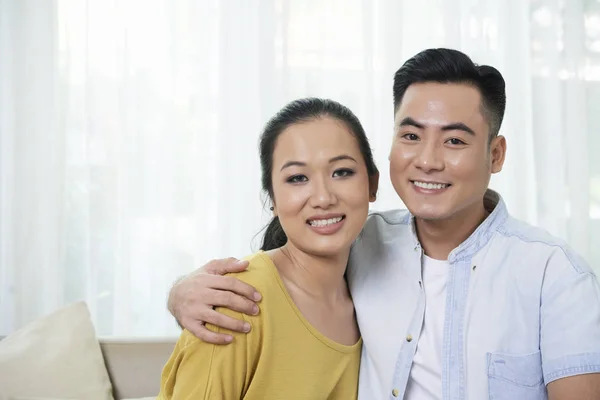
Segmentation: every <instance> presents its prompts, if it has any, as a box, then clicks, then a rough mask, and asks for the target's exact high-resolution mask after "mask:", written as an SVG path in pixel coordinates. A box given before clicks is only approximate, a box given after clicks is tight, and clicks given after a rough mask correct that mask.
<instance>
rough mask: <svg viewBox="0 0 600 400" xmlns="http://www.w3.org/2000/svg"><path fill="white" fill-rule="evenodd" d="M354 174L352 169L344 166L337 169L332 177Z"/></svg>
mask: <svg viewBox="0 0 600 400" xmlns="http://www.w3.org/2000/svg"><path fill="white" fill-rule="evenodd" d="M352 175H354V171H353V170H351V169H348V168H344V169H338V170H336V171H335V172H334V173H333V177H334V178H335V177H341V178H343V177H347V176H352Z"/></svg>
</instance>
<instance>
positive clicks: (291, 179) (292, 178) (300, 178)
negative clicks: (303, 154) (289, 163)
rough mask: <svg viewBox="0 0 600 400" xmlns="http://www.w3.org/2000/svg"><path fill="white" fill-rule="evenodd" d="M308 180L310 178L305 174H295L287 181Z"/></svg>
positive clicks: (298, 181)
mask: <svg viewBox="0 0 600 400" xmlns="http://www.w3.org/2000/svg"><path fill="white" fill-rule="evenodd" d="M307 180H308V178H307V177H306V176H304V175H294V176H290V177H289V178H287V179H286V182H289V183H302V182H306V181H307Z"/></svg>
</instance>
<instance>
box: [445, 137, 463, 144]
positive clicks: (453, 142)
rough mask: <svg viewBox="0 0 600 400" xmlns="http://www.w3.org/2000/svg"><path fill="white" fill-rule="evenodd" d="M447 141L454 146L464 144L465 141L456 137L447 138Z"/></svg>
mask: <svg viewBox="0 0 600 400" xmlns="http://www.w3.org/2000/svg"><path fill="white" fill-rule="evenodd" d="M448 143H450V144H453V145H455V146H458V145H461V144H465V142H463V141H462V140H460V139H457V138H452V139H448Z"/></svg>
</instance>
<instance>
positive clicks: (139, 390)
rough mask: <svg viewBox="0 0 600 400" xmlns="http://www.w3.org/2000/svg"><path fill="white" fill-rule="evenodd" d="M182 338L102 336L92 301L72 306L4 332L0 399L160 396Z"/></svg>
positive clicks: (91, 399)
mask: <svg viewBox="0 0 600 400" xmlns="http://www.w3.org/2000/svg"><path fill="white" fill-rule="evenodd" d="M176 341H177V337H172V338H165V339H162V338H161V339H149V338H135V339H133V338H132V339H129V338H125V339H123V338H112V337H111V338H102V337H100V338H98V337H97V336H96V332H95V329H94V325H93V322H92V319H91V315H90V313H89V310H88V308H87V305H86V304H85V303H84V302H78V303H74V304H71V305H67V306H65V307H63V308H60V309H58V310H56V311H54V312H53V313H51V314H48V315H46V316H42V317H40V318H39V319H36V320H34V321H32V322H30V323H28V324H26V325H25V326H23V327H22V328H20V329H18V330H16V331H14V332H12V333H11V334H10V335H9V336H7V337H4V338H2V337H0V399H4V400H5V399H12V400H32V399H38V400H42V399H55V400H58V399H63V400H66V399H82V400H83V399H86V400H108V399H111V400H112V399H113V398H114V400H125V399H128V400H130V399H137V400H139V399H144V400H145V399H147V398H155V397H156V396H157V395H158V393H159V387H160V377H161V372H162V369H163V367H164V365H165V363H166V362H167V360H168V359H169V356H170V355H171V353H172V351H173V348H174V346H175V343H176ZM111 391H112V396H111Z"/></svg>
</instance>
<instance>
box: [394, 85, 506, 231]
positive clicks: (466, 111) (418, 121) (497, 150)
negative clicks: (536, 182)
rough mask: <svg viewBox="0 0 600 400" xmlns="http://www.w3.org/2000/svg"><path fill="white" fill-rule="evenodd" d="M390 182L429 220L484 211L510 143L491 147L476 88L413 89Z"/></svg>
mask: <svg viewBox="0 0 600 400" xmlns="http://www.w3.org/2000/svg"><path fill="white" fill-rule="evenodd" d="M394 130H395V134H394V140H393V144H392V149H391V152H390V177H391V180H392V185H393V186H394V189H396V193H398V195H399V196H400V198H401V199H402V201H403V202H404V204H406V206H407V208H408V209H409V210H410V212H411V213H412V214H413V215H414V216H415V217H417V218H421V219H424V220H445V219H450V218H453V217H464V216H466V215H468V214H469V213H470V212H477V210H478V209H481V208H482V207H483V196H484V194H485V191H486V189H487V187H488V184H489V181H490V176H491V174H492V173H496V172H498V171H500V170H501V169H502V164H503V163H504V154H505V151H506V141H505V139H504V138H503V137H501V136H499V137H496V138H494V139H493V140H492V141H491V143H490V140H489V137H490V136H489V125H488V121H487V119H486V118H485V117H484V115H483V114H482V107H481V95H480V92H479V90H478V89H477V88H475V87H473V86H471V85H468V84H459V83H434V82H428V83H418V84H413V85H411V86H409V87H408V89H407V90H406V93H405V94H404V97H403V99H402V103H401V104H400V107H399V108H398V111H397V112H396V116H395V122H394Z"/></svg>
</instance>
